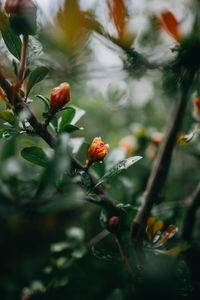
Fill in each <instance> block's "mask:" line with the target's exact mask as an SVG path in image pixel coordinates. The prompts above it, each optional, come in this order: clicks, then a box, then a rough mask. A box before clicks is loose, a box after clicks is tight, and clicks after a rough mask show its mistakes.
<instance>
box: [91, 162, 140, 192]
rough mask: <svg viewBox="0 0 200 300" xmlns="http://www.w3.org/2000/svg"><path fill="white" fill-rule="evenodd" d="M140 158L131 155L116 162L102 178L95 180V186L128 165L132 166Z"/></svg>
mask: <svg viewBox="0 0 200 300" xmlns="http://www.w3.org/2000/svg"><path fill="white" fill-rule="evenodd" d="M141 158H142V156H132V157H129V158H127V159H124V160H122V161H120V162H118V163H117V164H116V165H115V166H114V167H112V168H111V169H109V170H108V171H107V172H106V173H105V175H104V176H103V177H102V178H100V179H99V181H98V182H97V184H96V186H95V187H98V186H99V185H101V184H102V183H103V182H105V181H108V180H109V179H111V178H112V177H114V176H116V175H118V174H119V173H121V172H122V171H123V170H126V169H128V168H129V167H130V166H132V165H133V164H134V163H136V162H137V161H139V160H140V159H141Z"/></svg>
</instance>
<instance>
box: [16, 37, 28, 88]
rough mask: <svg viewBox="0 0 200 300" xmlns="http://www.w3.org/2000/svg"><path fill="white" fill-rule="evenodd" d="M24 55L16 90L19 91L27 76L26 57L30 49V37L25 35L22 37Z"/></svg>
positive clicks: (22, 55) (22, 54)
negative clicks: (28, 48)
mask: <svg viewBox="0 0 200 300" xmlns="http://www.w3.org/2000/svg"><path fill="white" fill-rule="evenodd" d="M22 39H23V41H22V53H21V60H20V69H19V74H18V78H17V82H16V89H17V91H18V88H20V86H21V85H22V83H23V81H24V77H25V74H26V55H27V47H28V36H27V35H23V37H22Z"/></svg>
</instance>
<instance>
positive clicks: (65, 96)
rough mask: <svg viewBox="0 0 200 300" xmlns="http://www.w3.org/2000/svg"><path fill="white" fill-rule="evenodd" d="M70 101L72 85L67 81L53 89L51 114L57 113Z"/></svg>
mask: <svg viewBox="0 0 200 300" xmlns="http://www.w3.org/2000/svg"><path fill="white" fill-rule="evenodd" d="M69 101H70V85H69V83H67V82H63V83H61V84H60V85H59V86H57V87H55V88H53V89H52V91H51V98H50V114H51V115H53V114H55V113H56V112H57V111H58V110H59V109H61V108H63V107H64V106H65V104H67V103H68V102H69Z"/></svg>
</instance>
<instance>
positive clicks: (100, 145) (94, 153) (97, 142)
mask: <svg viewBox="0 0 200 300" xmlns="http://www.w3.org/2000/svg"><path fill="white" fill-rule="evenodd" d="M108 150H109V145H108V144H106V145H105V144H104V142H102V140H101V138H100V137H96V138H95V139H94V140H93V141H92V144H91V145H90V147H89V149H88V155H89V157H90V159H89V160H87V166H90V165H91V164H92V163H93V162H95V161H103V160H104V158H105V156H106V155H107V153H108Z"/></svg>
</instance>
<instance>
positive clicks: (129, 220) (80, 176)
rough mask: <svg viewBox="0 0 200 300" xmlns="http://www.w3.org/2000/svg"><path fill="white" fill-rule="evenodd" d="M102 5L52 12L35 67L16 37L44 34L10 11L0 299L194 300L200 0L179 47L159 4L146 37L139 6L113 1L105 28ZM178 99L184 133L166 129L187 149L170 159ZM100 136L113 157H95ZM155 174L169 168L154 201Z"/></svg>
mask: <svg viewBox="0 0 200 300" xmlns="http://www.w3.org/2000/svg"><path fill="white" fill-rule="evenodd" d="M89 2H90V1H88V2H87V1H86V4H88V5H89ZM108 2H109V1H105V5H108ZM111 2H112V1H111ZM115 2H116V3H118V2H120V5H119V3H118V4H116V3H115ZM158 2H159V1H158ZM192 2H193V1H192ZM54 5H55V13H56V7H57V4H56V2H55V4H54ZM96 5H97V9H94V10H93V14H92V13H91V11H89V10H88V11H86V10H84V11H82V9H81V6H80V5H79V1H78V0H76V1H75V0H74V1H66V3H65V6H66V7H65V11H64V12H63V10H62V8H59V12H58V15H57V16H56V22H55V24H54V23H53V22H52V15H51V23H49V24H48V25H45V24H41V25H40V26H39V30H38V34H37V35H36V36H35V37H29V42H28V48H27V49H26V50H27V52H28V54H27V59H26V64H25V63H24V62H23V60H21V50H22V42H24V38H23V37H22V36H20V35H17V34H19V33H22V32H24V33H27V30H28V31H29V33H35V30H36V24H35V23H34V24H32V25H34V28H33V29H31V27H30V26H29V25H30V24H28V23H29V22H28V20H27V19H24V18H21V17H16V16H15V17H12V18H10V17H7V16H6V15H5V14H4V13H3V12H2V10H0V30H1V33H2V39H3V43H1V46H2V47H1V49H0V86H1V89H0V99H1V100H2V103H1V107H0V158H1V159H0V225H1V240H0V246H1V251H2V253H1V256H0V263H1V271H0V278H1V282H0V290H1V298H2V299H5V300H9V299H20V298H22V297H23V296H25V295H26V296H27V297H29V296H30V295H32V296H31V297H32V298H33V299H50V300H51V299H66V298H69V299H70V300H76V299H81V300H82V299H83V300H92V299H95V298H97V299H106V300H112V299H116V300H121V299H123V300H126V299H136V300H137V299H139V300H142V299H150V298H152V299H157V298H159V299H162V298H163V295H164V296H165V297H168V299H183V298H184V299H193V298H194V299H195V297H196V296H197V297H196V299H198V296H199V292H200V288H199V287H200V276H199V269H198V265H199V263H200V259H199V257H200V255H199V254H200V244H199V234H200V230H199V221H198V217H199V210H198V206H199V203H197V202H198V201H197V200H195V201H197V202H195V205H194V206H192V207H191V209H189V210H188V208H187V206H188V204H189V203H192V200H191V199H193V200H194V199H196V198H195V197H194V195H195V193H194V189H195V186H197V184H198V182H199V168H198V164H199V157H200V153H199V149H200V141H199V128H200V127H199V120H200V116H199V115H200V113H199V110H198V107H197V106H194V105H193V104H192V102H193V101H194V100H195V98H198V97H199V81H200V80H199V78H200V56H199V53H200V51H199V50H200V40H199V29H200V26H199V24H200V21H199V20H200V16H199V5H198V4H197V2H195V5H194V8H192V5H191V6H190V7H189V6H187V4H182V5H183V6H184V8H185V15H184V16H183V15H182V19H180V20H181V21H180V22H181V23H184V20H185V19H187V16H188V15H190V16H193V19H194V22H191V24H190V25H191V32H190V34H183V35H182V36H181V39H180V42H178V41H177V39H175V40H171V39H173V38H172V36H173V35H172V34H171V36H168V39H167V34H169V33H170V30H169V28H167V29H168V31H166V32H164V31H165V30H166V24H165V26H162V22H161V21H163V20H162V17H161V15H157V16H156V15H155V11H153V15H152V14H151V13H150V11H149V8H150V7H151V5H149V8H148V14H150V15H149V16H148V15H147V14H146V12H147V10H146V9H144V11H145V13H144V12H143V11H142V10H141V12H140V14H139V18H140V17H142V18H143V19H145V20H146V21H145V22H144V24H143V25H142V26H141V24H140V23H138V24H140V26H141V27H140V26H139V27H140V28H139V30H138V32H136V31H137V29H136V28H133V27H134V26H135V25H134V22H133V25H132V17H133V19H134V18H135V20H136V21H135V22H136V23H137V18H138V16H136V15H133V16H131V14H132V7H131V3H129V1H113V6H112V5H111V6H109V5H108V7H107V10H108V11H109V13H108V17H109V18H110V22H112V26H111V27H110V28H106V27H107V26H106V22H105V24H100V20H101V17H100V15H99V4H98V1H97V2H96ZM118 5H119V7H118ZM129 5H130V7H129ZM141 5H142V4H141ZM179 5H180V4H178V3H177V4H176V7H177V8H179V7H180V6H179ZM0 8H1V7H0ZM93 8H94V7H93ZM119 8H120V10H119ZM182 8H183V7H182ZM197 8H198V9H197ZM57 9H58V7H57ZM165 9H166V8H165ZM177 11H178V9H177ZM182 11H183V9H180V16H181V14H182ZM68 13H69V14H68ZM142 18H141V20H142ZM141 20H140V22H141ZM159 21H160V23H159ZM26 22H28V23H26ZM180 22H179V21H178V22H177V24H178V25H177V26H180V25H179V24H180ZM11 23H12V26H14V24H15V25H16V31H17V34H16V33H15V31H14V30H13V29H12V26H11V25H10V24H11ZM129 23H130V24H129ZM158 23H159V26H158ZM175 23H176V22H175ZM26 24H27V25H28V27H26V26H25V25H26ZM109 24H111V23H109ZM171 25H172V24H171ZM45 26H46V27H45ZM113 26H114V27H113ZM143 26H144V27H143ZM136 27H137V26H136ZM172 27H173V26H172ZM113 29H114V31H113V35H112V30H113ZM172 29H174V28H172ZM178 29H179V27H178ZM24 30H25V31H24ZM30 30H31V32H30ZM131 30H135V32H134V34H133V32H132V31H131ZM91 33H93V34H91ZM165 35H166V36H165ZM89 36H90V40H88V37H89ZM134 38H135V40H134ZM68 39H69V40H68ZM69 41H73V43H72V44H71V45H70V43H69ZM66 43H68V44H67V45H66ZM24 46H25V45H24ZM108 48H109V49H108ZM66 49H67V50H66ZM95 49H97V50H98V51H99V52H98V55H96V54H97V52H95V51H96V50H95ZM101 51H108V52H105V53H104V52H102V53H101ZM8 52H9V54H10V55H8V57H7V55H5V53H8ZM106 53H108V54H109V55H110V56H109V58H108V59H105V55H106ZM94 54H95V55H94ZM165 54H166V55H165ZM112 55H113V56H112ZM13 56H14V58H13ZM95 57H98V60H96V58H95ZM112 57H114V59H113V61H112ZM16 59H17V60H16ZM18 61H19V62H18ZM23 64H24V65H23ZM11 68H13V69H14V72H13V71H12V69H11ZM19 70H21V71H24V74H25V75H24V77H25V78H19V77H20V76H19ZM1 74H2V75H1ZM47 74H48V78H46V76H47ZM4 76H5V77H6V79H7V81H4V80H3V79H4ZM17 77H18V78H17ZM22 77H23V76H22ZM19 79H20V80H21V81H22V82H18V81H20V80H19ZM65 81H69V82H70V86H71V97H70V103H69V104H70V105H67V106H65V107H63V108H62V109H60V110H59V111H58V112H56V113H55V114H54V115H51V114H50V101H49V95H50V92H51V88H52V87H56V86H58V85H59V84H60V83H61V82H65ZM38 83H40V84H38ZM33 88H34V89H33ZM30 92H31V93H30ZM15 93H18V94H19V96H20V97H21V98H16V97H15ZM30 96H31V98H32V99H29V98H28V97H30ZM62 96H63V95H61V97H60V99H59V97H58V101H60V100H61V101H62V100H63V99H62ZM186 96H187V97H186ZM27 98H28V99H27ZM186 98H187V99H186ZM36 99H37V100H36ZM181 99H183V100H184V101H185V102H183V106H182V107H180V115H179V119H178V120H177V123H179V124H178V126H179V131H180V133H179V132H177V133H176V134H173V136H170V138H169V140H173V139H174V140H175V136H177V137H176V139H177V140H176V141H175V143H176V142H177V145H178V146H177V147H175V146H176V145H173V147H172V148H175V149H174V151H171V152H172V160H171V165H170V168H168V167H169V163H170V159H171V152H170V151H169V149H168V148H167V147H166V148H165V149H164V151H163V149H161V147H163V145H165V144H164V143H165V142H164V143H163V140H164V139H165V138H166V132H167V128H168V126H169V125H171V124H175V125H174V127H176V126H177V124H176V123H172V121H173V120H171V119H170V114H171V104H172V102H173V105H175V106H176V105H177V103H178V102H179V101H180V100H181ZM38 100H39V101H38ZM186 101H188V108H187V110H186V111H185V115H184V113H182V112H183V111H184V109H185V107H186ZM24 107H26V109H24ZM181 113H182V116H181ZM181 119H182V121H183V122H182V125H180V124H181ZM180 126H182V127H180ZM172 129H173V128H172ZM156 135H157V136H159V137H160V139H158V138H157V139H156V138H155V136H156ZM99 136H101V137H102V141H104V142H105V144H107V143H108V144H109V146H110V149H109V152H108V154H107V155H106V156H105V157H104V158H102V161H100V162H99V161H98V162H97V161H95V162H94V163H92V164H91V165H89V164H88V160H89V154H88V149H89V146H90V143H91V141H92V140H93V139H94V138H95V137H99ZM124 137H126V138H127V139H125V141H128V142H127V143H126V142H125V143H124ZM183 145H187V147H182V146H183ZM95 149H96V148H95V145H94V150H95ZM101 150H102V151H103V150H104V147H103V143H102V144H101V147H100V149H99V151H101ZM160 153H167V154H169V155H168V156H167V158H166V161H165V162H166V165H165V167H164V168H163V165H162V164H161V165H160V162H158V161H157V162H156V160H157V157H158V155H160ZM103 154H104V153H103ZM97 155H98V153H97ZM160 161H161V162H163V161H162V160H160ZM136 162H138V163H136ZM183 162H184V163H183ZM154 163H155V166H153V165H154ZM133 164H134V167H133V168H132V166H133ZM168 169H169V171H168ZM152 170H154V171H153V172H154V173H153V174H154V176H155V172H157V170H162V172H161V174H162V176H161V177H160V178H158V180H157V185H156V186H153V192H152V194H150V197H149V199H150V202H148V201H147V202H144V198H145V195H146V193H147V189H149V188H150V187H151V184H152V181H153V179H152V177H151V181H148V179H149V176H150V174H151V173H152ZM163 178H164V179H163ZM162 180H164V184H163V188H162V190H161V192H160V190H159V189H158V190H159V193H158V194H157V193H156V192H155V191H156V189H157V187H158V186H159V185H160V183H161V182H162ZM187 195H191V196H190V198H189V200H190V201H188V200H187V198H186V196H187ZM197 198H198V197H197ZM144 203H145V205H144ZM152 203H153V204H154V206H153V209H151V212H149V208H151V204H152ZM193 204H194V203H193ZM144 211H145V218H144V219H145V220H143V221H142V225H143V235H142V241H141V243H140V244H139V247H138V248H137V247H134V246H133V244H132V242H133V241H132V240H131V228H132V224H133V220H135V221H136V225H137V226H140V216H141V214H142V213H144ZM188 211H189V213H192V214H193V215H192V218H191V219H192V221H191V219H190V220H189V221H188ZM149 214H150V215H151V216H154V217H152V218H149V219H148V215H149ZM135 218H136V219H135ZM160 219H162V220H160ZM146 222H147V224H146ZM171 224H174V225H171ZM162 226H164V227H163V228H165V229H164V230H162ZM185 228H187V231H188V232H189V234H190V236H189V237H187V238H185V235H184V231H185ZM178 229H179V230H178ZM132 239H133V240H134V241H135V240H137V236H132ZM185 239H187V240H188V241H185ZM13 249H14V250H13ZM143 256H144V257H143ZM143 258H145V259H144V260H143ZM5 262H6V264H5ZM133 274H134V276H133ZM105 282H106V284H105ZM26 296H25V298H23V299H26ZM30 299H31V298H30Z"/></svg>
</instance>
